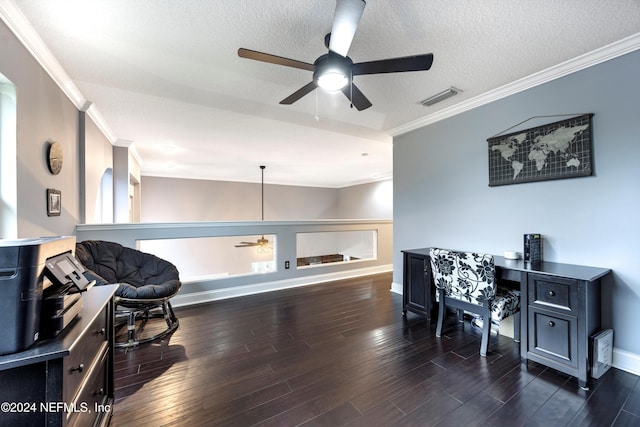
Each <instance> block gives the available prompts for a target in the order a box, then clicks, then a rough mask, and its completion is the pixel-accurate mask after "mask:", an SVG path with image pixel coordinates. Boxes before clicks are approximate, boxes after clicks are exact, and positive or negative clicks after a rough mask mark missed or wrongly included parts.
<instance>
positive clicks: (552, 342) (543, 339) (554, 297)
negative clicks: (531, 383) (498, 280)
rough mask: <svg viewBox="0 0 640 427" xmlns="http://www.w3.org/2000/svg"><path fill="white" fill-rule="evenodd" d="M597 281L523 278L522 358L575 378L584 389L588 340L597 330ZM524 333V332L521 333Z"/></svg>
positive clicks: (533, 275)
mask: <svg viewBox="0 0 640 427" xmlns="http://www.w3.org/2000/svg"><path fill="white" fill-rule="evenodd" d="M600 294H601V280H600V278H590V277H587V278H574V277H561V276H548V275H543V274H537V273H529V274H527V294H526V296H525V297H524V298H523V299H524V301H522V307H523V310H524V309H525V307H526V310H527V318H528V321H527V329H526V335H524V334H523V337H524V338H523V339H522V341H521V343H522V349H521V351H522V357H523V359H524V360H533V361H535V362H538V363H542V364H544V365H546V366H549V367H551V368H554V369H556V370H559V371H561V372H565V373H567V374H569V375H572V376H575V377H578V383H579V384H580V386H581V387H587V383H588V379H589V374H590V372H591V364H592V362H593V361H592V360H591V351H590V345H591V342H590V341H591V340H590V338H591V336H593V335H595V334H596V333H597V332H598V331H600V328H601V321H600V309H601V301H600ZM523 332H525V331H523Z"/></svg>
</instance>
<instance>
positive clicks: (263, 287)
mask: <svg viewBox="0 0 640 427" xmlns="http://www.w3.org/2000/svg"><path fill="white" fill-rule="evenodd" d="M390 271H393V265H392V264H387V265H380V266H375V267H367V268H358V269H354V270H346V271H339V272H334V273H326V274H317V275H313V276H304V277H296V278H293V279H285V280H276V281H271V282H262V283H255V284H252V285H246V286H234V287H229V288H223V289H212V290H210V291H203V292H193V293H188V294H178V295H176V296H175V297H173V298H171V305H172V306H174V307H184V306H189V305H195V304H203V303H207V302H211V301H218V300H223V299H228V298H236V297H242V296H247V295H254V294H260V293H264V292H272V291H278V290H282V289H289V288H297V287H300V286H309V285H316V284H318V283H325V282H334V281H337V280H344V279H351V278H355V277H361V276H367V275H370V274H378V273H387V272H390Z"/></svg>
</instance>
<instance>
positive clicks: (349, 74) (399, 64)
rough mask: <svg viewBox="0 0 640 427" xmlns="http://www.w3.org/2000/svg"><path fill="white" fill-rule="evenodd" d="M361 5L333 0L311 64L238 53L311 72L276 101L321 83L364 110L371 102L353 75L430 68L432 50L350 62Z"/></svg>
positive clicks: (289, 100) (353, 0)
mask: <svg viewBox="0 0 640 427" xmlns="http://www.w3.org/2000/svg"><path fill="white" fill-rule="evenodd" d="M365 5H366V3H365V1H364V0H337V2H336V10H335V14H334V17H333V26H332V27H331V33H329V34H327V35H326V36H325V45H326V46H327V48H328V49H329V52H328V53H326V54H324V55H322V56H320V57H318V59H316V60H315V61H314V63H313V64H309V63H307V62H302V61H297V60H295V59H289V58H284V57H281V56H276V55H271V54H269V53H263V52H257V51H255V50H249V49H244V48H240V49H238V56H240V57H241V58H248V59H253V60H256V61H262V62H268V63H271V64H277V65H284V66H286V67H293V68H299V69H301V70H307V71H312V72H313V80H312V81H311V82H310V83H307V84H306V85H305V86H303V87H301V88H300V89H298V90H297V91H295V92H294V93H292V94H291V95H289V96H288V97H286V98H285V99H283V100H282V101H280V104H286V105H290V104H293V103H294V102H296V101H297V100H299V99H300V98H302V97H303V96H305V95H307V94H308V93H311V92H312V91H314V90H315V89H316V88H317V87H321V88H323V89H326V90H334V91H335V90H341V91H342V92H343V93H344V94H345V95H346V97H347V98H348V99H349V100H350V101H351V105H352V106H355V107H356V108H357V109H358V111H361V110H365V109H367V108H369V107H371V105H372V104H371V102H370V101H369V100H368V99H367V97H366V96H364V94H363V93H362V92H361V91H360V89H358V87H357V86H356V85H355V84H354V83H353V77H354V76H360V75H365V74H382V73H402V72H406V71H424V70H428V69H429V68H431V64H432V63H433V54H431V53H426V54H423V55H414V56H404V57H400V58H390V59H382V60H378V61H370V62H359V63H355V64H354V63H353V61H352V60H351V58H349V57H348V56H347V54H348V53H349V48H350V47H351V42H352V41H353V37H354V36H355V33H356V30H357V28H358V23H359V22H360V17H361V16H362V12H364V7H365Z"/></svg>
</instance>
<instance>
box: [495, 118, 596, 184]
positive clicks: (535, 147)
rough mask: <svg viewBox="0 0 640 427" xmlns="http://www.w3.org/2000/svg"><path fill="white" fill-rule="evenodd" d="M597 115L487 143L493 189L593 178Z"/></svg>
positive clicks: (531, 129)
mask: <svg viewBox="0 0 640 427" xmlns="http://www.w3.org/2000/svg"><path fill="white" fill-rule="evenodd" d="M592 117H593V114H583V115H578V116H576V117H572V118H570V119H567V120H562V121H559V122H554V123H549V124H545V125H542V126H537V127H534V128H530V129H525V130H521V131H518V132H512V133H509V134H508V135H500V136H495V137H491V138H489V139H487V142H488V143H489V186H490V187H493V186H497V185H507V184H519V183H522V182H532V181H546V180H550V179H561V178H575V177H579V176H589V175H592V174H593V154H592V145H593V138H592V129H591V122H592Z"/></svg>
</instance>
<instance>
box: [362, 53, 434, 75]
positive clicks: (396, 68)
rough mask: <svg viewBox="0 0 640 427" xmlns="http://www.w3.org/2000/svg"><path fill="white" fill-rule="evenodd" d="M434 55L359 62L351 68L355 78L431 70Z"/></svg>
mask: <svg viewBox="0 0 640 427" xmlns="http://www.w3.org/2000/svg"><path fill="white" fill-rule="evenodd" d="M431 64H433V54H432V53H426V54H424V55H415V56H404V57H402V58H391V59H381V60H379V61H371V62H359V63H357V64H353V65H352V66H351V72H352V73H353V75H354V76H361V75H363V74H382V73H402V72H405V71H424V70H428V69H429V68H431Z"/></svg>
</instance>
